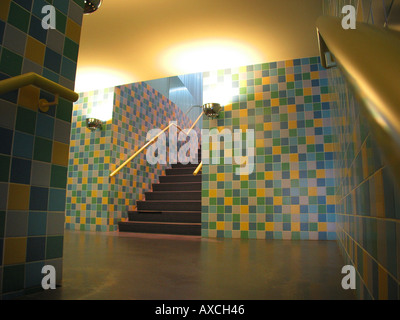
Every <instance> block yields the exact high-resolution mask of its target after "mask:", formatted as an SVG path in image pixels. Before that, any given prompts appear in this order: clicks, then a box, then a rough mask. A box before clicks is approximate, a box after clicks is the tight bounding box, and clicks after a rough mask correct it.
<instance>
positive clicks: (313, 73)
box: [311, 71, 319, 80]
mask: <svg viewBox="0 0 400 320" xmlns="http://www.w3.org/2000/svg"><path fill="white" fill-rule="evenodd" d="M311 79H312V80H315V79H319V71H311Z"/></svg>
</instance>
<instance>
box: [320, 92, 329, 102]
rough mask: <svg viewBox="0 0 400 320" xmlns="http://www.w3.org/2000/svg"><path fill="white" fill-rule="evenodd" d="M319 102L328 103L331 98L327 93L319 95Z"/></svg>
mask: <svg viewBox="0 0 400 320" xmlns="http://www.w3.org/2000/svg"><path fill="white" fill-rule="evenodd" d="M321 101H322V102H328V101H331V97H330V95H329V94H328V93H323V94H321Z"/></svg>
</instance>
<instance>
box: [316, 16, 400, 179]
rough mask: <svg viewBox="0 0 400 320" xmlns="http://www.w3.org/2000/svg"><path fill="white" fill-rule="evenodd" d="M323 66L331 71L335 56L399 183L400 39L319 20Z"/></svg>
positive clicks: (336, 20)
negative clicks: (331, 56) (332, 58)
mask: <svg viewBox="0 0 400 320" xmlns="http://www.w3.org/2000/svg"><path fill="white" fill-rule="evenodd" d="M317 34H318V40H319V46H320V55H321V63H322V65H323V66H324V67H325V68H329V67H330V65H328V62H327V59H326V54H327V53H330V54H331V55H333V57H334V60H335V62H337V65H338V67H339V68H340V69H341V70H342V71H343V73H344V75H345V77H346V79H347V81H348V83H349V85H350V86H351V87H352V89H353V90H354V92H355V94H356V96H357V97H358V99H359V101H360V102H361V103H360V106H361V111H362V112H363V114H364V115H365V117H366V118H367V120H368V122H369V125H370V127H371V132H372V133H373V135H374V137H375V138H376V141H377V142H378V144H379V145H380V146H381V147H382V151H383V153H384V154H385V156H386V160H387V161H388V163H389V165H390V166H391V168H392V171H393V173H394V174H395V175H396V177H397V179H396V180H397V181H399V180H400V87H399V75H400V63H399V57H400V37H399V34H398V33H396V32H394V31H390V30H387V29H384V28H379V27H376V26H371V25H368V24H366V23H361V22H357V26H356V29H349V30H345V29H343V28H342V26H341V19H340V18H335V17H330V16H322V17H320V18H318V20H317Z"/></svg>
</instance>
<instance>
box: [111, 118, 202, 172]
mask: <svg viewBox="0 0 400 320" xmlns="http://www.w3.org/2000/svg"><path fill="white" fill-rule="evenodd" d="M202 115H203V113H201V114H200V116H199V117H198V118H197V120H196V121H195V122H194V124H193V125H192V127H191V128H190V129H189V130H188V132H185V131H184V130H183V129H182V128H181V127H180V126H178V125H177V124H175V123H174V122H171V123H170V124H169V125H168V126H166V127H165V128H164V129H163V130H162V131H161V132H159V133H158V134H157V135H156V136H155V137H153V138H152V139H151V140H149V141H148V142H147V143H146V144H145V145H143V146H142V147H141V148H140V149H139V150H137V151H136V152H135V153H134V154H133V155H132V156H130V157H129V158H128V159H127V160H126V161H125V162H124V163H123V164H121V165H120V166H119V167H118V168H117V169H115V170H114V171H113V172H112V173H111V174H110V178H112V177H113V176H115V175H116V174H117V173H118V172H120V171H121V169H122V168H124V167H125V166H126V165H127V164H128V163H130V162H131V161H132V160H133V159H135V158H136V157H137V156H138V155H139V154H140V153H141V152H142V151H143V150H144V149H146V148H147V147H148V146H149V145H151V144H152V143H154V142H155V141H156V140H157V139H158V137H159V136H160V135H161V134H163V133H164V132H165V131H167V130H168V129H169V127H171V126H172V125H174V126H175V127H177V128H178V129H179V130H180V131H182V132H183V133H185V134H186V135H189V133H190V131H192V129H193V128H194V126H195V125H196V123H197V122H198V121H199V120H200V118H201V116H202Z"/></svg>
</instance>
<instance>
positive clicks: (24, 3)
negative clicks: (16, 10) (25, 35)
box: [13, 0, 33, 12]
mask: <svg viewBox="0 0 400 320" xmlns="http://www.w3.org/2000/svg"><path fill="white" fill-rule="evenodd" d="M13 1H14V2H15V3H18V4H19V5H20V6H21V7H23V8H25V9H26V10H28V11H29V12H30V11H31V9H32V2H33V0H13Z"/></svg>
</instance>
